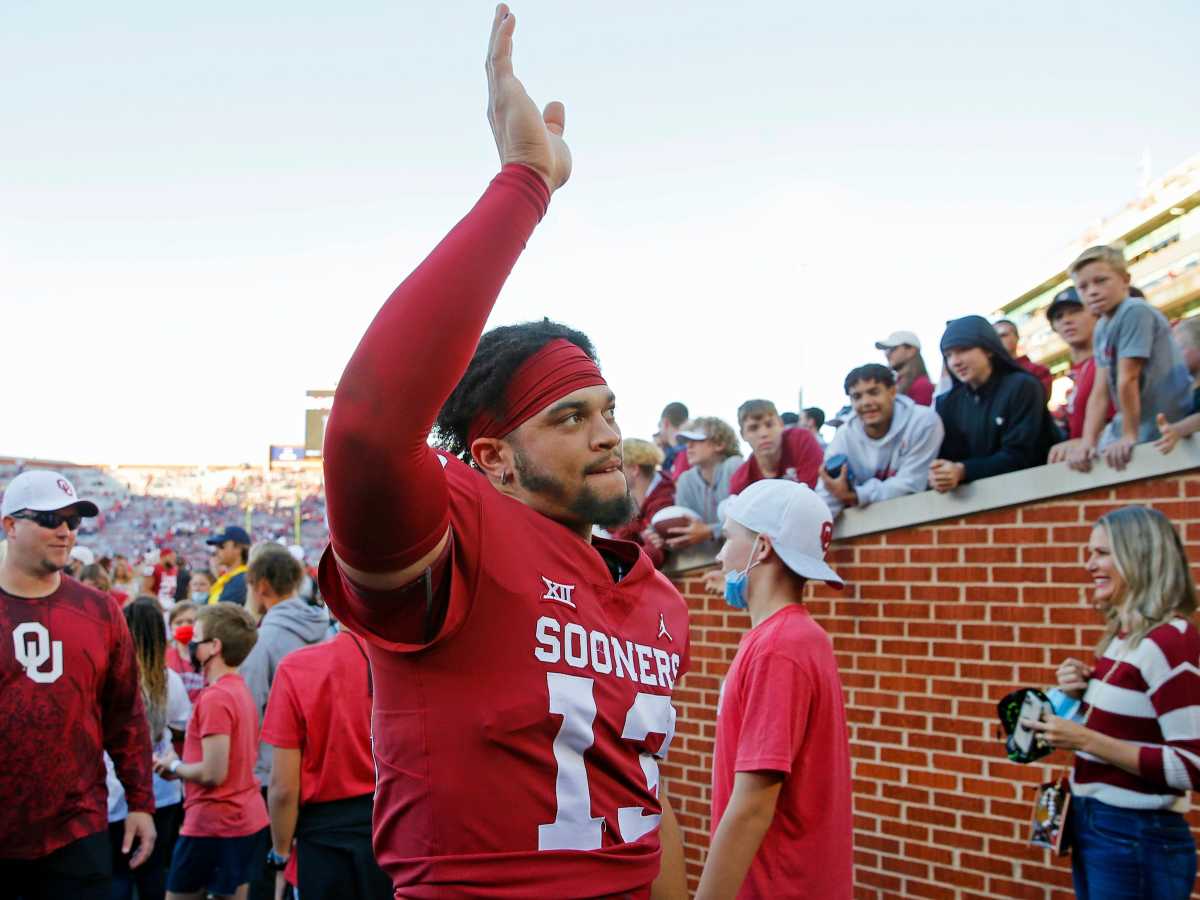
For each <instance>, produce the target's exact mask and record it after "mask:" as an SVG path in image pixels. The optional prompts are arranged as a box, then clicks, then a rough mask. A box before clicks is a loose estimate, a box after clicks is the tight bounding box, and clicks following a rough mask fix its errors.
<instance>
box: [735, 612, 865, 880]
mask: <svg viewBox="0 0 1200 900" xmlns="http://www.w3.org/2000/svg"><path fill="white" fill-rule="evenodd" d="M738 772H779V773H782V774H783V775H784V779H783V787H782V788H781V789H780V792H779V799H778V801H777V803H776V806H775V817H774V819H772V820H771V826H770V828H768V829H767V833H766V836H765V837H764V838H763V841H762V845H761V846H760V847H759V849H758V853H756V854H755V856H754V862H753V863H752V864H751V866H750V871H749V872H748V873H747V875H746V880H745V881H744V882H742V889H741V890H740V891H739V892H738V897H739V898H742V900H748V898H756V897H780V896H785V895H787V894H786V893H785V891H784V889H783V887H782V886H784V885H789V886H791V887H790V890H792V891H794V892H795V893H794V894H791V895H790V896H805V897H821V898H823V900H825V898H849V897H851V896H852V894H853V886H854V885H853V881H854V879H853V866H854V863H853V846H852V832H853V827H854V826H853V821H852V815H851V809H850V796H851V791H852V788H851V783H850V744H849V737H848V733H847V730H846V710H845V702H844V700H843V697H842V686H841V682H840V680H839V678H838V669H837V661H836V660H835V659H834V656H833V645H832V644H831V642H830V640H829V636H828V635H827V634H825V632H824V631H823V630H822V629H821V627H820V626H819V625H817V623H816V622H814V621H813V620H812V617H811V616H809V614H808V610H807V609H805V608H804V607H803V606H801V605H800V604H794V605H792V606H787V607H784V608H783V609H781V610H780V611H779V612H777V613H775V614H774V615H772V616H771V617H770V618H768V619H767V620H766V621H764V622H760V623H759V624H758V626H757V627H756V628H753V629H751V630H750V631H749V632H748V633H747V634H746V635H745V636H744V637H743V638H742V641H741V644H740V645H739V646H738V651H737V655H736V656H735V657H734V660H733V664H732V665H731V666H730V667H729V672H728V674H727V675H726V676H725V681H724V682H723V683H722V684H721V694H720V699H719V701H718V704H717V739H716V750H715V752H714V755H713V782H712V784H713V788H712V802H713V809H712V832H713V834H714V835H715V834H716V831H717V827H718V826H719V825H720V822H721V817H722V816H723V815H724V813H725V809H726V807H727V806H728V805H729V798H730V795H731V794H732V793H733V782H734V776H735V775H736V773H738Z"/></svg>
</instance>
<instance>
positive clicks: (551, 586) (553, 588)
mask: <svg viewBox="0 0 1200 900" xmlns="http://www.w3.org/2000/svg"><path fill="white" fill-rule="evenodd" d="M542 581H543V582H544V583H545V585H546V593H544V594H542V599H543V600H557V601H558V602H559V603H565V604H566V605H567V606H569V607H571V609H575V608H576V607H575V601H574V600H572V599H571V594H572V592H573V591H574V590H575V585H573V584H559V583H558V582H557V581H551V580H550V579H549V578H547V577H546V576H545V575H543V576H542Z"/></svg>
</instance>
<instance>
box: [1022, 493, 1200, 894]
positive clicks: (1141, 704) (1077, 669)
mask: <svg viewBox="0 0 1200 900" xmlns="http://www.w3.org/2000/svg"><path fill="white" fill-rule="evenodd" d="M1087 571H1088V573H1089V574H1090V575H1091V577H1092V584H1093V593H1092V602H1093V605H1094V606H1095V607H1096V609H1097V610H1098V611H1099V612H1100V613H1101V614H1102V615H1103V616H1104V618H1105V621H1106V624H1107V628H1106V629H1105V632H1104V637H1103V638H1102V639H1101V641H1100V644H1099V646H1098V647H1097V656H1098V658H1097V660H1096V662H1095V665H1094V666H1088V665H1086V664H1085V663H1083V662H1081V661H1080V660H1077V659H1067V660H1065V661H1064V662H1063V663H1062V665H1061V666H1059V668H1058V684H1059V687H1060V688H1062V690H1063V691H1064V693H1066V694H1068V695H1069V696H1071V697H1074V698H1076V699H1080V698H1082V700H1083V706H1082V709H1081V711H1082V712H1083V713H1084V714H1085V716H1086V718H1085V719H1084V721H1083V722H1078V721H1074V720H1072V719H1064V718H1060V717H1058V716H1050V717H1049V718H1048V719H1047V720H1046V721H1044V722H1029V721H1028V720H1024V721H1025V722H1026V724H1027V725H1029V727H1030V728H1032V729H1033V730H1035V731H1038V732H1041V736H1042V739H1043V740H1045V741H1046V742H1047V743H1048V744H1049V745H1050V746H1051V747H1055V748H1060V749H1065V750H1073V751H1074V752H1075V766H1074V770H1073V772H1072V774H1071V795H1072V800H1071V810H1070V822H1069V824H1068V826H1067V827H1068V828H1069V830H1070V831H1069V834H1070V840H1071V846H1072V854H1073V858H1072V870H1073V875H1074V881H1075V893H1076V896H1078V897H1082V898H1089V897H1092V898H1102V897H1154V898H1156V900H1172V898H1186V897H1188V896H1190V894H1191V890H1192V884H1193V882H1194V881H1195V878H1196V845H1195V841H1194V840H1193V838H1192V833H1191V829H1190V828H1189V827H1188V823H1187V821H1186V820H1185V819H1184V817H1183V812H1184V811H1185V810H1186V809H1187V807H1188V792H1189V791H1192V790H1196V789H1197V788H1200V669H1198V665H1200V632H1198V631H1197V629H1196V625H1195V623H1194V622H1193V621H1192V615H1193V613H1194V612H1195V611H1196V590H1195V587H1194V585H1193V584H1192V575H1191V570H1190V568H1189V566H1188V560H1187V555H1186V554H1185V553H1184V549H1183V544H1182V542H1181V541H1180V539H1179V535H1178V533H1177V532H1176V531H1175V529H1174V528H1173V527H1172V526H1171V523H1170V521H1168V519H1167V517H1166V516H1164V515H1163V514H1162V513H1160V512H1158V511H1157V510H1153V509H1147V508H1145V507H1141V506H1127V507H1124V508H1122V509H1117V510H1114V511H1112V512H1110V513H1107V514H1105V515H1104V516H1101V517H1100V520H1099V521H1098V522H1097V523H1096V526H1095V527H1094V528H1093V529H1092V534H1091V539H1090V540H1089V542H1088V559H1087Z"/></svg>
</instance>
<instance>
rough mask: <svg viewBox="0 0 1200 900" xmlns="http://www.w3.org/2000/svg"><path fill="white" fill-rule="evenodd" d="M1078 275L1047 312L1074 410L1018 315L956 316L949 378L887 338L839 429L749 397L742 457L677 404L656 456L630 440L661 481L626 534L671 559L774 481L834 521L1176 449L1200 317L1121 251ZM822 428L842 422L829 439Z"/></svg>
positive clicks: (712, 425) (647, 475) (1098, 250)
mask: <svg viewBox="0 0 1200 900" xmlns="http://www.w3.org/2000/svg"><path fill="white" fill-rule="evenodd" d="M1069 274H1070V275H1071V277H1072V279H1073V280H1074V282H1075V284H1074V286H1072V287H1068V288H1066V289H1065V290H1063V291H1061V292H1059V293H1058V294H1057V295H1056V296H1055V297H1054V299H1053V301H1052V302H1051V303H1050V305H1049V306H1048V307H1047V309H1046V311H1045V315H1046V317H1047V319H1048V320H1049V322H1050V326H1051V328H1052V329H1053V330H1054V331H1055V333H1057V334H1058V335H1059V337H1060V338H1062V340H1063V342H1064V343H1065V344H1066V345H1067V349H1068V352H1069V354H1070V369H1069V372H1068V373H1067V377H1068V378H1069V379H1070V381H1071V387H1070V389H1069V391H1068V392H1067V396H1066V402H1065V403H1063V404H1061V405H1059V406H1056V407H1055V408H1053V409H1051V408H1050V406H1049V404H1050V396H1051V384H1052V375H1051V372H1050V370H1049V369H1048V368H1046V367H1045V366H1043V365H1041V364H1039V363H1036V362H1034V361H1032V360H1031V359H1030V358H1029V357H1028V356H1025V355H1023V354H1021V353H1020V351H1019V346H1020V333H1019V331H1018V329H1017V326H1016V324H1015V323H1013V322H1012V321H1011V320H1009V319H1000V320H998V321H996V322H994V323H991V322H988V320H987V319H985V318H983V317H982V316H965V317H963V318H961V319H955V320H952V321H950V322H947V323H946V330H945V332H944V333H943V335H942V339H941V342H940V347H939V351H940V355H941V357H942V367H941V378H940V379H939V382H938V383H937V384H936V385H935V384H934V383H933V381H932V380H931V379H930V377H929V374H928V370H927V369H926V366H925V361H924V359H923V357H922V348H921V342H920V339H919V338H918V337H917V336H916V334H914V333H913V332H911V331H897V332H894V333H893V334H891V335H889V336H888V337H887V338H885V339H884V340H881V341H878V342H877V343H876V344H875V346H876V347H877V348H878V349H880V350H882V351H883V353H884V356H885V359H886V365H882V364H878V363H865V364H863V365H859V366H856V367H854V368H853V369H851V370H850V371H849V373H848V374H847V375H846V379H845V384H844V388H845V392H846V397H847V399H848V400H849V403H848V404H847V405H846V406H845V407H843V408H842V409H841V410H839V412H838V414H837V415H836V416H835V417H833V418H832V419H829V420H828V421H827V420H826V417H825V414H824V412H823V411H822V410H821V409H819V408H816V407H809V408H807V409H804V410H802V411H801V412H799V413H792V412H784V413H782V414H781V413H780V412H779V411H778V409H777V408H776V406H775V404H773V403H772V402H771V401H769V400H763V399H751V400H747V401H746V402H745V403H743V404H742V405H741V406H740V407H739V408H738V411H737V427H738V433H739V434H740V436H741V438H742V440H744V441H745V442H746V443H747V444H749V446H750V455H749V457H747V458H744V459H743V458H742V457H741V456H740V450H739V444H738V441H737V439H736V437H735V433H734V431H733V428H732V426H731V425H730V424H728V423H727V422H725V421H724V420H723V419H720V418H718V417H713V416H701V417H698V418H695V419H689V418H688V409H687V407H686V406H685V405H684V404H683V403H679V402H673V403H670V404H668V405H667V406H666V408H664V409H663V412H662V417H661V420H660V422H659V427H658V431H657V433H656V434H655V435H654V443H655V444H656V445H657V447H658V449H659V451H660V452H659V453H658V454H651V453H650V452H649V450H648V449H647V442H645V441H641V440H637V439H633V438H630V439H627V440H626V454H627V457H633V458H635V459H636V462H634V463H633V464H632V465H630V464H629V463H628V460H627V465H626V474H627V476H628V477H630V478H631V479H633V478H640V479H641V481H642V482H645V483H647V484H650V483H653V485H654V493H653V497H652V498H651V499H646V497H644V496H639V495H637V494H636V492H635V499H636V500H637V501H638V503H639V507H640V511H639V514H638V516H637V517H636V518H635V519H634V522H633V523H632V524H631V525H629V526H626V527H625V528H623V529H621V531H620V534H621V536H628V537H634V538H635V539H636V540H638V541H640V542H641V543H642V544H643V545H644V546H646V547H647V548H649V549H651V550H652V552H653V557H654V559H655V560H656V561H658V562H659V563H660V564H661V562H662V561H663V560H664V559H665V556H664V552H663V551H664V550H667V551H669V550H679V549H683V548H686V547H692V546H697V545H712V546H715V542H716V541H719V540H720V538H721V523H722V521H723V515H722V509H723V504H724V502H725V501H726V500H727V499H728V498H729V497H732V496H735V495H737V494H739V493H741V492H742V491H743V490H744V489H745V488H746V487H747V486H749V485H751V484H753V483H754V482H756V481H759V480H761V479H764V478H783V479H787V480H790V481H797V482H800V483H802V484H807V485H808V486H809V487H812V488H814V489H815V490H816V491H817V493H818V494H819V495H820V496H821V498H822V499H823V500H824V501H825V502H826V504H827V505H828V506H829V509H830V511H831V512H832V513H833V514H834V516H837V515H839V514H840V513H841V512H842V511H843V510H844V509H846V508H847V507H852V506H858V507H864V506H868V505H870V504H872V503H878V502H880V501H883V500H887V499H891V498H893V497H900V496H904V495H906V494H915V493H919V492H921V491H925V490H934V491H938V492H941V493H946V492H950V491H953V490H954V489H955V488H957V487H959V486H960V485H963V484H967V483H970V482H972V481H977V480H979V479H981V478H988V477H991V476H993V475H1003V474H1005V473H1007V472H1015V471H1018V470H1021V469H1028V468H1031V467H1033V466H1039V465H1043V464H1045V463H1047V462H1049V463H1060V462H1066V463H1068V464H1069V465H1070V466H1071V468H1073V469H1076V470H1079V471H1088V470H1089V469H1090V468H1091V466H1092V463H1093V461H1094V460H1095V459H1097V458H1102V459H1103V460H1104V461H1105V462H1106V463H1107V464H1108V465H1110V466H1112V467H1114V468H1116V469H1123V468H1124V467H1125V466H1126V465H1127V464H1128V462H1129V460H1130V458H1131V456H1132V453H1133V447H1134V446H1135V445H1137V444H1140V443H1147V442H1154V445H1155V447H1156V448H1157V450H1158V451H1159V452H1162V453H1169V452H1170V451H1171V450H1172V449H1173V448H1174V446H1175V444H1176V443H1177V442H1178V441H1179V440H1180V439H1181V438H1182V437H1185V436H1186V435H1188V434H1191V433H1193V432H1195V431H1196V430H1198V429H1200V317H1196V318H1189V319H1184V320H1181V321H1180V322H1178V323H1177V324H1176V325H1175V327H1174V329H1172V327H1171V325H1170V323H1169V322H1168V321H1167V319H1166V317H1165V316H1164V315H1163V314H1162V313H1161V312H1160V311H1159V310H1157V309H1155V308H1154V307H1153V306H1151V305H1150V304H1149V303H1148V302H1147V301H1146V299H1145V297H1144V295H1143V294H1142V292H1141V291H1140V290H1138V289H1137V288H1136V287H1134V286H1132V285H1131V284H1130V276H1129V272H1128V269H1127V268H1126V264H1125V257H1124V254H1123V252H1122V249H1121V248H1120V247H1115V246H1097V247H1092V248H1090V249H1088V250H1086V251H1084V252H1083V253H1082V254H1081V255H1080V256H1079V257H1078V258H1077V259H1076V260H1075V261H1074V262H1073V263H1072V264H1071V266H1070V268H1069ZM823 426H832V427H833V428H835V429H836V430H835V433H834V435H833V437H832V439H831V440H829V442H828V443H826V441H825V438H824V436H823V435H822V433H821V431H822V427H823ZM652 462H654V463H657V467H656V468H650V467H649V466H650V464H651V463H652ZM635 470H636V471H635ZM631 483H633V482H632V481H631ZM639 483H641V482H639Z"/></svg>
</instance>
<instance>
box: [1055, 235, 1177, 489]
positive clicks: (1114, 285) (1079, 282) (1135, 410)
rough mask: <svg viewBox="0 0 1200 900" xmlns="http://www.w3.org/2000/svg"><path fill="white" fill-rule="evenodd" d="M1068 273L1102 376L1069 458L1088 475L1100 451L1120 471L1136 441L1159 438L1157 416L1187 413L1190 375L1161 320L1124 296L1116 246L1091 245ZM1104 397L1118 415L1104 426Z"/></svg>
mask: <svg viewBox="0 0 1200 900" xmlns="http://www.w3.org/2000/svg"><path fill="white" fill-rule="evenodd" d="M1067 271H1068V272H1069V273H1070V275H1071V278H1072V279H1073V280H1074V282H1075V287H1076V289H1077V290H1078V292H1079V296H1080V297H1081V298H1082V299H1083V301H1084V303H1085V304H1086V305H1087V307H1088V309H1089V310H1091V312H1092V313H1093V314H1095V315H1096V316H1098V317H1099V319H1100V321H1099V322H1098V323H1097V324H1096V331H1095V334H1094V336H1093V341H1094V344H1095V356H1096V364H1097V365H1098V366H1099V367H1100V369H1101V372H1099V373H1097V374H1098V375H1101V374H1102V375H1103V376H1104V377H1098V378H1097V379H1096V384H1095V387H1094V388H1093V389H1092V394H1091V396H1090V397H1089V398H1088V407H1087V416H1086V418H1085V420H1084V425H1083V437H1082V439H1081V440H1080V443H1079V446H1078V447H1077V448H1076V449H1075V450H1074V451H1072V453H1071V454H1070V456H1069V457H1068V460H1069V462H1070V464H1071V467H1072V468H1074V469H1079V470H1080V471H1085V472H1086V471H1087V470H1088V469H1090V468H1091V458H1092V457H1093V456H1095V455H1096V453H1097V450H1098V451H1099V453H1100V455H1103V456H1104V459H1105V461H1106V462H1107V463H1108V464H1109V465H1110V466H1112V467H1113V468H1115V469H1124V468H1125V466H1126V464H1127V463H1128V462H1129V460H1130V458H1131V457H1132V456H1133V447H1134V445H1135V444H1139V443H1143V442H1145V441H1152V440H1155V439H1157V438H1158V437H1159V430H1158V426H1157V425H1156V424H1155V419H1156V417H1157V415H1158V414H1159V413H1162V414H1164V415H1165V416H1166V417H1167V419H1169V420H1170V421H1172V422H1174V421H1177V420H1178V419H1181V418H1183V417H1184V416H1186V415H1187V414H1188V413H1189V412H1190V410H1191V378H1190V376H1189V375H1188V371H1187V366H1186V365H1185V364H1184V361H1183V354H1182V353H1180V351H1179V347H1178V346H1177V345H1176V343H1175V341H1174V340H1173V339H1172V337H1171V326H1170V324H1169V323H1168V322H1167V318H1166V316H1164V315H1163V314H1162V313H1161V312H1159V311H1158V310H1157V309H1155V308H1154V307H1153V306H1151V305H1150V304H1149V303H1147V302H1146V301H1145V300H1142V299H1139V298H1135V297H1130V296H1129V271H1128V270H1127V269H1126V267H1125V255H1124V253H1123V252H1122V251H1121V250H1120V249H1119V248H1117V247H1107V246H1099V247H1091V248H1089V249H1087V250H1085V251H1084V252H1083V253H1081V254H1080V255H1079V257H1078V258H1077V259H1076V260H1075V261H1074V262H1073V263H1071V265H1070V268H1068V270H1067ZM1110 398H1111V400H1112V402H1113V405H1115V406H1116V408H1117V414H1116V415H1115V416H1114V417H1113V419H1112V421H1111V422H1110V423H1109V424H1108V427H1107V428H1105V426H1104V416H1105V413H1106V411H1107V409H1108V404H1109V400H1110Z"/></svg>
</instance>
